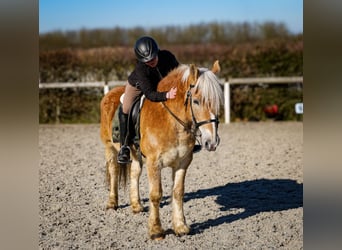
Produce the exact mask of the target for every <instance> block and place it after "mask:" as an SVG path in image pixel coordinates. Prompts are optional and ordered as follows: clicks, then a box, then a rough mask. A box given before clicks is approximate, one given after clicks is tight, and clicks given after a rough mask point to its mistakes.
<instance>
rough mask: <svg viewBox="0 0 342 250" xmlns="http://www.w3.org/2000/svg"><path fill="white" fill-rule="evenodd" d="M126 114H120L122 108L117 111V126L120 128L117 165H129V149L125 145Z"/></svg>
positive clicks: (126, 130)
mask: <svg viewBox="0 0 342 250" xmlns="http://www.w3.org/2000/svg"><path fill="white" fill-rule="evenodd" d="M127 123H128V114H125V113H123V112H122V108H121V107H120V109H119V126H120V145H121V148H120V151H119V154H118V163H121V164H127V163H130V162H131V160H130V149H129V146H128V145H127V144H128V142H127V136H128V135H127V133H128V127H127Z"/></svg>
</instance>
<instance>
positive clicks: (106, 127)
mask: <svg viewBox="0 0 342 250" xmlns="http://www.w3.org/2000/svg"><path fill="white" fill-rule="evenodd" d="M124 91H125V86H119V87H115V88H113V89H112V90H110V91H109V92H108V93H107V94H106V95H105V96H104V97H103V98H102V100H101V103H100V111H101V124H100V137H101V140H102V143H103V144H104V146H105V151H106V177H107V178H106V179H107V182H108V178H109V172H108V168H109V167H110V165H111V164H114V165H117V163H116V161H117V154H118V150H117V149H116V148H115V147H114V143H113V138H112V126H113V118H114V114H115V111H116V110H117V109H118V107H119V105H120V96H121V95H122V94H123V93H124ZM119 165H120V164H119ZM115 168H116V169H117V171H118V176H119V182H120V183H121V182H122V181H123V185H124V186H126V180H127V175H128V171H127V167H126V166H119V168H117V167H115Z"/></svg>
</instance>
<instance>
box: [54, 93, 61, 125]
mask: <svg viewBox="0 0 342 250" xmlns="http://www.w3.org/2000/svg"><path fill="white" fill-rule="evenodd" d="M60 115H61V106H60V99H59V97H57V99H56V120H55V123H56V124H59V123H60V119H59V117H60Z"/></svg>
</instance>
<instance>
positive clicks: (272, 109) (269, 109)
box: [264, 104, 279, 116]
mask: <svg viewBox="0 0 342 250" xmlns="http://www.w3.org/2000/svg"><path fill="white" fill-rule="evenodd" d="M278 110H279V109H278V105H277V104H273V105H267V106H265V108H264V112H265V113H266V115H268V116H274V115H276V114H278Z"/></svg>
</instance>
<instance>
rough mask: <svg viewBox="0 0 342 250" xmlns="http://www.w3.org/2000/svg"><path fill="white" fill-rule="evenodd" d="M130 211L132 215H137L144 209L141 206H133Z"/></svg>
mask: <svg viewBox="0 0 342 250" xmlns="http://www.w3.org/2000/svg"><path fill="white" fill-rule="evenodd" d="M132 211H133V213H134V214H138V213H141V212H143V211H144V207H143V206H134V207H132Z"/></svg>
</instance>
